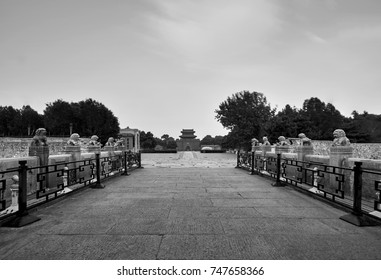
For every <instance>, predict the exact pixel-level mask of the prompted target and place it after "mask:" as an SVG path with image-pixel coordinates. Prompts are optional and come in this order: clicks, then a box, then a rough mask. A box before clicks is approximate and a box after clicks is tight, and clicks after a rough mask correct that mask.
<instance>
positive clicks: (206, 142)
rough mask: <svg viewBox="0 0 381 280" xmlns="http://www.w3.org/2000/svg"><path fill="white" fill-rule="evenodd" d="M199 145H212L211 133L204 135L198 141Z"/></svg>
mask: <svg viewBox="0 0 381 280" xmlns="http://www.w3.org/2000/svg"><path fill="white" fill-rule="evenodd" d="M200 144H201V145H214V138H213V137H212V136H211V135H206V136H205V137H204V138H202V139H201V141H200Z"/></svg>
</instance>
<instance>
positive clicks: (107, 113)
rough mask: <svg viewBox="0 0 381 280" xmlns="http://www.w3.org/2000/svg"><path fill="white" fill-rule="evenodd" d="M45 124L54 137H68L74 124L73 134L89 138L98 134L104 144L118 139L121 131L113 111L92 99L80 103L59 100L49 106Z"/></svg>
mask: <svg viewBox="0 0 381 280" xmlns="http://www.w3.org/2000/svg"><path fill="white" fill-rule="evenodd" d="M44 123H45V128H46V129H47V130H48V132H49V133H50V134H53V135H68V134H69V132H70V124H72V125H73V132H76V133H78V134H79V135H81V136H88V137H89V136H91V135H93V134H96V135H98V137H100V138H103V142H104V141H106V140H107V139H108V138H109V137H117V135H118V133H119V130H120V127H119V121H118V118H117V117H115V116H114V114H113V113H112V112H111V110H109V109H108V108H107V107H106V106H105V105H103V104H102V103H100V102H98V101H95V100H93V99H91V98H89V99H86V100H83V101H80V102H78V103H75V102H72V103H68V102H66V101H63V100H62V99H59V100H56V101H54V102H53V103H49V104H47V107H46V109H45V110H44Z"/></svg>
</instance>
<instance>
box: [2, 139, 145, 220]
mask: <svg viewBox="0 0 381 280" xmlns="http://www.w3.org/2000/svg"><path fill="white" fill-rule="evenodd" d="M65 152H66V153H65V154H61V155H49V146H39V147H34V148H32V147H30V148H29V154H35V155H34V156H28V157H22V158H6V159H1V160H0V223H1V224H3V222H4V223H5V221H7V223H5V224H9V225H12V226H22V225H24V224H25V223H26V224H28V223H29V222H28V221H29V220H30V221H31V222H33V221H34V220H33V217H31V216H29V215H26V214H27V210H28V209H30V208H32V207H35V206H37V205H40V204H41V203H45V202H47V201H50V200H54V199H56V198H58V197H61V196H63V195H65V194H68V193H70V192H73V191H76V190H78V189H81V188H83V187H88V186H90V187H92V188H102V187H103V185H102V183H101V182H102V181H103V180H104V179H106V178H109V177H111V176H115V175H118V174H119V175H129V174H128V172H129V171H131V170H133V169H135V168H140V167H141V154H140V153H132V152H129V151H125V150H124V149H123V147H119V148H115V147H107V148H105V149H103V150H101V149H100V147H89V149H88V151H87V152H83V149H81V147H80V146H66V148H65ZM23 217H27V218H23Z"/></svg>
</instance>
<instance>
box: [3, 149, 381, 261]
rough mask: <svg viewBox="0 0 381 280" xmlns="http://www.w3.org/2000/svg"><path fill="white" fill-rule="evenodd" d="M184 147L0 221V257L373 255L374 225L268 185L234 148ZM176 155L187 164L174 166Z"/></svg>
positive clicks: (378, 237) (376, 253) (377, 240)
mask: <svg viewBox="0 0 381 280" xmlns="http://www.w3.org/2000/svg"><path fill="white" fill-rule="evenodd" d="M173 156H179V155H173ZM192 156H193V158H190V159H192V161H190V162H188V163H187V161H186V159H185V158H184V157H182V158H178V160H177V161H176V162H175V163H174V164H173V165H171V163H170V160H169V159H168V160H167V161H166V163H165V164H167V165H169V166H170V167H171V168H164V167H163V164H159V163H158V166H155V164H154V166H150V167H147V165H143V166H144V167H145V168H144V169H138V170H135V171H134V172H132V173H131V175H130V176H120V177H116V178H113V179H110V180H107V181H105V185H106V188H104V189H86V190H83V191H80V192H78V193H76V194H73V195H71V196H69V197H67V198H66V199H63V200H60V201H57V202H56V203H54V204H50V205H48V206H46V207H39V208H38V209H37V210H36V211H33V213H32V214H34V215H37V216H39V217H40V218H41V220H40V221H38V222H36V223H34V224H31V225H28V226H26V227H23V228H4V227H3V228H0V258H1V259H74V260H76V259H95V260H97V259H135V260H137V259H152V260H154V259H180V260H186V259H197V260H198V259H275V260H276V259H279V260H282V259H381V227H380V226H377V227H362V228H360V227H356V226H353V225H351V224H349V223H347V222H344V221H342V220H340V219H339V218H340V216H342V215H344V214H346V212H344V211H342V210H340V209H337V208H334V207H332V206H330V205H329V204H326V203H324V202H322V201H320V200H316V199H314V198H312V197H310V196H308V195H305V194H303V193H300V192H298V191H295V190H294V189H293V188H292V187H283V188H276V187H272V186H271V183H272V182H273V181H272V180H268V179H266V178H263V177H261V176H256V175H253V176H250V175H249V174H248V172H246V171H243V170H240V169H236V168H233V166H234V163H235V159H234V155H230V164H232V165H233V166H229V167H226V168H218V166H219V165H220V163H218V162H215V163H214V165H212V160H210V159H208V160H207V161H204V162H203V160H204V159H205V157H204V155H201V154H198V155H197V154H196V155H194V153H192ZM159 158H160V157H157V159H159ZM206 158H207V157H206ZM218 158H219V157H218V156H216V157H215V159H218ZM220 158H221V159H222V160H223V161H224V162H225V163H224V164H227V163H228V162H229V161H228V156H227V155H224V157H220ZM172 159H173V158H172ZM143 160H144V154H143ZM179 161H181V164H183V165H184V166H186V165H187V164H188V168H173V167H174V166H176V164H179ZM188 161H189V159H188ZM195 163H197V164H198V165H199V166H200V167H199V168H194V167H189V166H190V165H192V164H195ZM203 164H204V165H203ZM212 166H213V167H212Z"/></svg>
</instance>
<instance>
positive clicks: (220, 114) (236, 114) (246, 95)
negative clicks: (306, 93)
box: [215, 91, 381, 149]
mask: <svg viewBox="0 0 381 280" xmlns="http://www.w3.org/2000/svg"><path fill="white" fill-rule="evenodd" d="M215 113H216V119H217V121H219V122H220V123H221V124H222V126H223V127H225V128H227V129H229V130H230V132H229V133H228V135H227V136H226V138H225V139H224V145H225V147H229V148H245V149H250V145H251V144H250V143H251V139H252V138H253V137H255V138H257V139H258V140H261V138H262V137H263V136H267V137H268V138H269V140H270V142H271V143H274V142H276V141H277V138H278V137H279V136H281V135H282V136H285V137H292V138H294V137H297V135H298V134H299V133H305V134H306V135H307V136H308V137H309V138H311V139H316V140H332V132H333V131H334V130H335V129H337V128H341V129H344V131H345V132H346V134H347V137H348V138H349V139H350V140H351V141H352V142H358V143H361V142H362V143H364V142H367V143H372V142H381V115H374V114H369V113H367V112H366V111H364V112H363V113H362V114H359V113H358V112H356V111H353V113H352V115H351V117H345V116H343V115H342V114H341V113H340V112H339V111H338V110H337V109H336V108H335V106H334V105H332V104H331V103H325V102H323V101H321V100H320V99H319V98H317V97H311V98H310V99H306V100H305V101H304V103H303V107H302V108H301V109H298V108H296V107H291V106H290V105H288V104H287V105H286V106H285V107H284V108H283V109H281V110H280V111H278V112H277V110H276V108H271V106H270V104H269V103H268V102H267V99H266V97H265V95H264V94H263V93H259V92H249V91H242V92H238V93H235V94H233V95H232V96H231V97H228V98H227V99H226V100H225V101H223V102H222V103H220V105H219V108H218V109H216V110H215Z"/></svg>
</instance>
